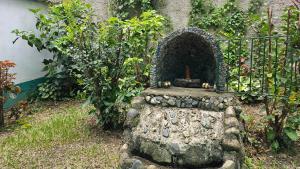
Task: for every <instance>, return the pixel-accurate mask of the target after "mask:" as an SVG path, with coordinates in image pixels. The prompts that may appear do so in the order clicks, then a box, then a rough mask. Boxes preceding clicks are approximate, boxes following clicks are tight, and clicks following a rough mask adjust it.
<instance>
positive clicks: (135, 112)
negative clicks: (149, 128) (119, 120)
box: [127, 109, 139, 119]
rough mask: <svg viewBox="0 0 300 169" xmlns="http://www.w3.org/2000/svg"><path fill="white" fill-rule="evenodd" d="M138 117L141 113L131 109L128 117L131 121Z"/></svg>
mask: <svg viewBox="0 0 300 169" xmlns="http://www.w3.org/2000/svg"><path fill="white" fill-rule="evenodd" d="M137 115H139V112H138V111H137V110H136V109H129V110H128V113H127V117H128V118H130V119H133V118H135V117H136V116H137Z"/></svg>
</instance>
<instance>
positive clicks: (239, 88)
mask: <svg viewBox="0 0 300 169" xmlns="http://www.w3.org/2000/svg"><path fill="white" fill-rule="evenodd" d="M219 43H220V46H221V50H222V52H223V54H224V60H225V63H226V67H227V68H228V77H227V82H226V89H227V92H237V93H241V94H249V95H251V96H254V97H255V96H263V95H276V96H284V95H286V93H287V92H292V91H298V90H299V88H300V86H299V85H300V48H299V46H298V45H297V44H294V43H293V42H292V41H291V40H290V37H288V36H281V35H276V36H264V37H249V38H240V39H231V40H220V41H219Z"/></svg>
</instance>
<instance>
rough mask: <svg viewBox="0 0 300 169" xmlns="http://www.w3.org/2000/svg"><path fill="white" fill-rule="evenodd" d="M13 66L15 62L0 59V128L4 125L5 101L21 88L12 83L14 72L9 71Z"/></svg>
mask: <svg viewBox="0 0 300 169" xmlns="http://www.w3.org/2000/svg"><path fill="white" fill-rule="evenodd" d="M15 66H16V64H15V63H14V62H12V61H9V60H4V61H0V128H1V127H4V103H5V101H6V100H7V99H8V97H11V96H12V95H13V94H17V93H20V92H21V88H20V87H18V86H15V85H14V82H13V80H14V79H15V74H14V73H11V72H9V70H10V69H11V68H13V67H15ZM4 92H5V93H6V94H4Z"/></svg>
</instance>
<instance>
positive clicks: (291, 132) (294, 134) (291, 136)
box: [284, 127, 299, 141]
mask: <svg viewBox="0 0 300 169" xmlns="http://www.w3.org/2000/svg"><path fill="white" fill-rule="evenodd" d="M284 133H285V134H286V135H287V136H288V137H289V139H291V140H292V141H297V140H298V139H299V136H298V134H297V130H294V129H292V128H290V127H288V128H285V129H284Z"/></svg>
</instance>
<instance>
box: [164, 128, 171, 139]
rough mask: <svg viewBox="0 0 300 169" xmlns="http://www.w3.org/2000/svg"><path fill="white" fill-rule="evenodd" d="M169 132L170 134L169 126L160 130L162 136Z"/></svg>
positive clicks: (167, 135) (166, 135)
mask: <svg viewBox="0 0 300 169" xmlns="http://www.w3.org/2000/svg"><path fill="white" fill-rule="evenodd" d="M169 134H170V129H169V128H164V129H163V131H162V135H163V136H164V137H166V138H168V137H169Z"/></svg>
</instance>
